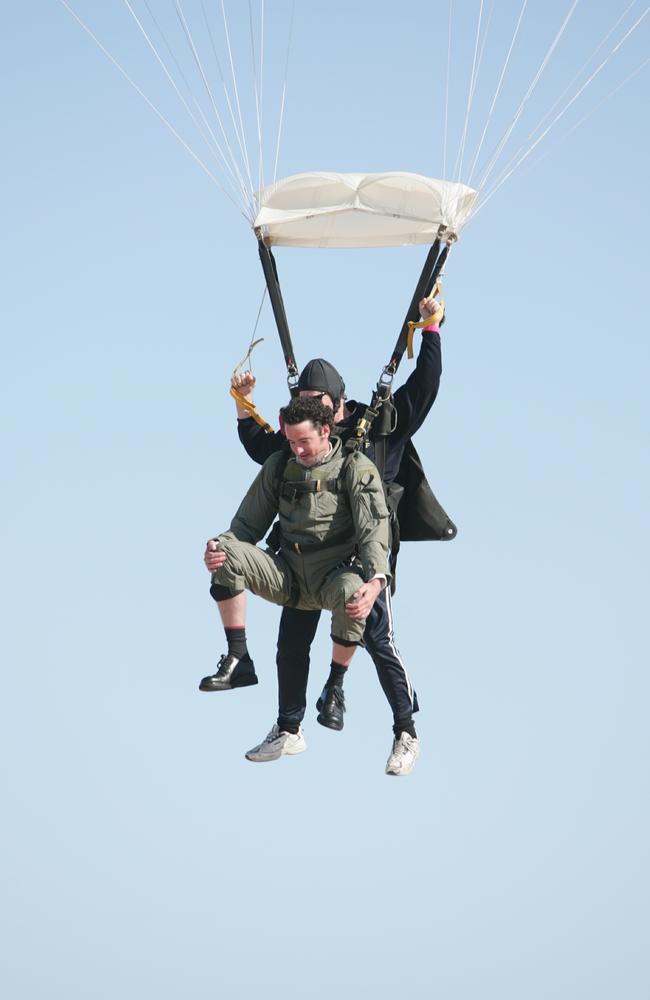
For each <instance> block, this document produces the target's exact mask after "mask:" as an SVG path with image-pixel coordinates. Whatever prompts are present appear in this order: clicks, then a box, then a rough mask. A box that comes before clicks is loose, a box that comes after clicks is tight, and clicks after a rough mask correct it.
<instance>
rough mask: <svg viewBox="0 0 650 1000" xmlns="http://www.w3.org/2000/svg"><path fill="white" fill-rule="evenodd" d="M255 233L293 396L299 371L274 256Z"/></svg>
mask: <svg viewBox="0 0 650 1000" xmlns="http://www.w3.org/2000/svg"><path fill="white" fill-rule="evenodd" d="M255 235H256V236H257V247H258V251H259V255H260V261H261V264H262V270H263V271H264V280H265V281H266V287H267V288H268V290H269V298H270V299H271V308H272V309H273V316H274V318H275V325H276V327H277V329H278V334H279V337H280V344H281V345H282V353H283V354H284V361H285V364H286V366H287V382H288V384H289V389H290V391H291V395H292V396H294V395H295V394H296V392H297V391H298V386H297V383H298V375H299V373H298V366H297V365H296V356H295V352H294V349H293V344H292V342H291V333H290V332H289V323H288V321H287V314H286V312H285V309H284V301H283V299H282V291H281V289H280V282H279V279H278V269H277V266H276V263H275V258H274V256H273V254H272V253H271V250H270V248H269V247H267V246H266V244H265V243H264V240H263V239H262V235H261V233H260V231H259V230H255Z"/></svg>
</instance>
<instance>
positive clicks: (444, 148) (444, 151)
mask: <svg viewBox="0 0 650 1000" xmlns="http://www.w3.org/2000/svg"><path fill="white" fill-rule="evenodd" d="M452 5H453V0H449V24H448V27H447V79H446V81H445V129H444V138H443V144H442V177H446V176H447V132H448V127H449V73H450V68H451V10H452Z"/></svg>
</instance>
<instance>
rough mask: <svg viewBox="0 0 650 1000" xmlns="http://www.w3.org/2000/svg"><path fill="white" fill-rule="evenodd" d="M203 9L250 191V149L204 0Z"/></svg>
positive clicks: (251, 179)
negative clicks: (240, 123)
mask: <svg viewBox="0 0 650 1000" xmlns="http://www.w3.org/2000/svg"><path fill="white" fill-rule="evenodd" d="M201 9H202V11H203V18H204V20H205V26H206V29H207V32H208V38H209V39H210V46H211V48H212V54H213V55H214V61H215V63H216V64H217V70H218V71H219V76H220V78H221V85H222V87H223V92H224V98H225V101H226V105H227V107H228V113H229V114H230V121H231V123H232V127H233V132H234V133H235V136H236V138H237V144H238V146H239V152H240V153H241V158H242V163H243V164H244V169H245V170H246V176H247V177H248V186H249V189H250V191H251V192H252V191H253V178H252V177H251V170H250V163H249V162H248V151H247V150H246V146H245V141H246V140H245V139H244V138H243V136H242V135H240V131H239V126H238V124H237V120H236V119H235V113H234V111H233V107H232V101H231V100H230V93H229V91H228V85H227V83H226V80H225V77H224V75H223V69H222V68H221V62H220V60H219V56H218V55H217V47H216V45H215V44H214V36H213V34H212V28H211V26H210V19H209V18H208V12H207V10H206V8H205V2H204V0H201Z"/></svg>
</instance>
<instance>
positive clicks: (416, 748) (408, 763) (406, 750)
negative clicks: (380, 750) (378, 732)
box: [386, 733, 420, 774]
mask: <svg viewBox="0 0 650 1000" xmlns="http://www.w3.org/2000/svg"><path fill="white" fill-rule="evenodd" d="M419 755H420V741H419V739H418V738H417V736H409V734H408V733H400V736H399V739H396V740H393V749H392V750H391V754H390V757H389V758H388V760H387V761H386V774H410V773H411V771H412V770H413V768H414V767H415V762H416V760H417V759H418V757H419Z"/></svg>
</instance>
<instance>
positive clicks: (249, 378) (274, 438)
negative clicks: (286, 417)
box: [230, 371, 285, 465]
mask: <svg viewBox="0 0 650 1000" xmlns="http://www.w3.org/2000/svg"><path fill="white" fill-rule="evenodd" d="M256 383H257V379H256V378H255V376H254V375H253V373H252V372H250V371H245V372H240V373H239V374H238V375H233V377H232V379H231V382H230V384H231V385H232V387H233V389H236V390H237V392H238V393H239V394H240V395H241V396H245V397H246V399H249V400H251V402H252V399H253V389H254V388H255V385H256ZM235 402H236V406H237V433H238V435H239V440H240V441H241V443H242V444H243V446H244V448H245V449H246V453H247V455H248V456H249V458H252V459H253V461H254V462H257V464H258V465H263V464H264V462H266V460H267V458H270V457H271V455H274V454H275V453H276V451H280V450H281V449H282V447H283V446H284V443H285V438H284V435H283V434H281V433H280V431H274V432H273V433H272V434H269V432H268V431H265V430H264V428H263V427H260V425H259V424H258V423H257V422H256V421H255V420H253V418H252V417H251V416H249V415H248V411H247V410H246V409H245V408H244V407H243V406H241V405H240V404H239V403H237V401H235Z"/></svg>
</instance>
